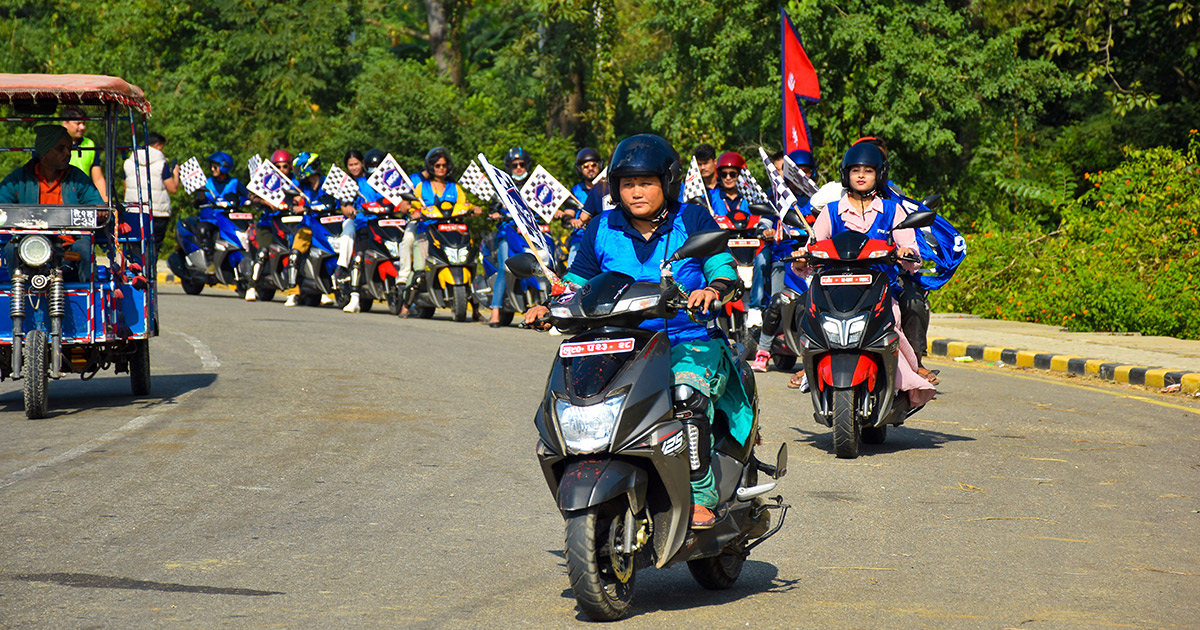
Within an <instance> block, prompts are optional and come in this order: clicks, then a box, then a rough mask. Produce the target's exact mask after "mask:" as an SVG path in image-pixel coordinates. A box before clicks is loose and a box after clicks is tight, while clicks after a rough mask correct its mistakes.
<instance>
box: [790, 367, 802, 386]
mask: <svg viewBox="0 0 1200 630" xmlns="http://www.w3.org/2000/svg"><path fill="white" fill-rule="evenodd" d="M803 380H804V370H800V371H799V372H796V373H795V374H793V375H792V378H789V379H788V383H787V386H788V389H800V385H801V384H802V383H803Z"/></svg>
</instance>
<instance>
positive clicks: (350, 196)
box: [321, 164, 358, 205]
mask: <svg viewBox="0 0 1200 630" xmlns="http://www.w3.org/2000/svg"><path fill="white" fill-rule="evenodd" d="M321 190H322V191H323V192H327V193H329V194H331V195H333V198H334V199H337V200H338V201H340V202H342V204H344V205H350V204H352V203H354V200H355V199H356V198H357V197H358V182H357V181H355V179H354V178H353V177H350V175H349V173H347V172H346V171H343V170H342V169H340V168H338V165H337V164H334V165H332V166H330V167H329V174H328V175H326V176H325V183H324V184H323V185H322V186H321Z"/></svg>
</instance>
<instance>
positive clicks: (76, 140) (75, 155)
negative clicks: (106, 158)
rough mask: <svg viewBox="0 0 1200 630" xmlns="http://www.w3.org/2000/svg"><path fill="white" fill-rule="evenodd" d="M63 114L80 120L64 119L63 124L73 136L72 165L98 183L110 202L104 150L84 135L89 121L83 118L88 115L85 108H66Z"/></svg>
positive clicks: (102, 194)
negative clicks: (103, 155) (102, 156)
mask: <svg viewBox="0 0 1200 630" xmlns="http://www.w3.org/2000/svg"><path fill="white" fill-rule="evenodd" d="M63 116H64V117H78V118H79V120H64V121H63V126H64V127H66V128H67V133H68V134H69V135H70V136H71V144H72V146H71V149H72V150H71V166H74V167H76V168H78V169H79V170H81V171H83V172H84V173H85V174H86V175H88V176H89V177H91V178H92V183H93V184H95V185H96V190H99V191H100V196H101V197H102V198H103V199H104V203H108V185H107V184H106V183H105V181H104V167H102V166H101V164H103V160H102V159H101V154H102V153H103V150H97V149H96V143H95V142H94V141H92V139H91V138H85V137H83V132H84V131H86V130H87V122H86V121H84V120H82V119H83V118H86V117H87V116H86V115H85V114H84V113H83V110H81V109H79V108H78V107H73V106H68V107H66V108H64V109H63ZM80 149H82V150H80Z"/></svg>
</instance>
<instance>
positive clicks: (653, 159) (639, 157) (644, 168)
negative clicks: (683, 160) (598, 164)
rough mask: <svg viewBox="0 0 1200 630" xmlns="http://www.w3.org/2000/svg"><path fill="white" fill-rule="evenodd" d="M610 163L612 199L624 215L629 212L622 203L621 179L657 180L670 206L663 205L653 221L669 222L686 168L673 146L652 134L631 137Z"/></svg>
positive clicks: (621, 144) (609, 178)
mask: <svg viewBox="0 0 1200 630" xmlns="http://www.w3.org/2000/svg"><path fill="white" fill-rule="evenodd" d="M608 163H609V166H608V187H609V195H610V196H611V197H612V202H613V203H614V204H616V205H617V206H618V207H620V208H621V209H622V211H623V212H626V211H627V210H625V204H623V203H621V181H620V180H621V178H623V177H634V176H637V175H641V176H647V177H657V178H659V180H660V181H662V188H663V195H664V196H665V199H666V200H667V202H668V203H664V204H663V207H662V210H661V211H660V212H659V214H658V215H657V216H656V217H655V218H654V219H653V220H654V221H655V222H659V221H662V220H663V219H664V218H666V215H667V209H668V207H669V205H670V204H669V202H670V201H671V200H672V199H676V198H677V197H679V183H680V182H681V181H683V166H682V164H680V162H679V154H678V153H676V152H675V147H672V146H671V143H670V142H667V141H666V140H663V139H662V138H660V137H658V136H656V135H653V134H649V133H643V134H638V135H636V136H630V137H628V138H625V139H624V140H622V141H621V143H620V144H618V145H617V148H616V149H613V154H612V158H611V159H610V160H609V161H608Z"/></svg>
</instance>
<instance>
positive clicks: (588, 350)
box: [558, 337, 635, 358]
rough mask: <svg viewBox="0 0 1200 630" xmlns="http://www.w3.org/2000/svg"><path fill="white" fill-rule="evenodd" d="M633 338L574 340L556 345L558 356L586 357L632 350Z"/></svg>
mask: <svg viewBox="0 0 1200 630" xmlns="http://www.w3.org/2000/svg"><path fill="white" fill-rule="evenodd" d="M634 341H635V340H634V339H633V338H632V337H631V338H629V339H605V340H603V341H574V342H568V343H564V344H563V345H561V346H559V347H558V356H560V357H563V358H571V357H587V356H592V355H595V354H617V353H618V352H633V345H634Z"/></svg>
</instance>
